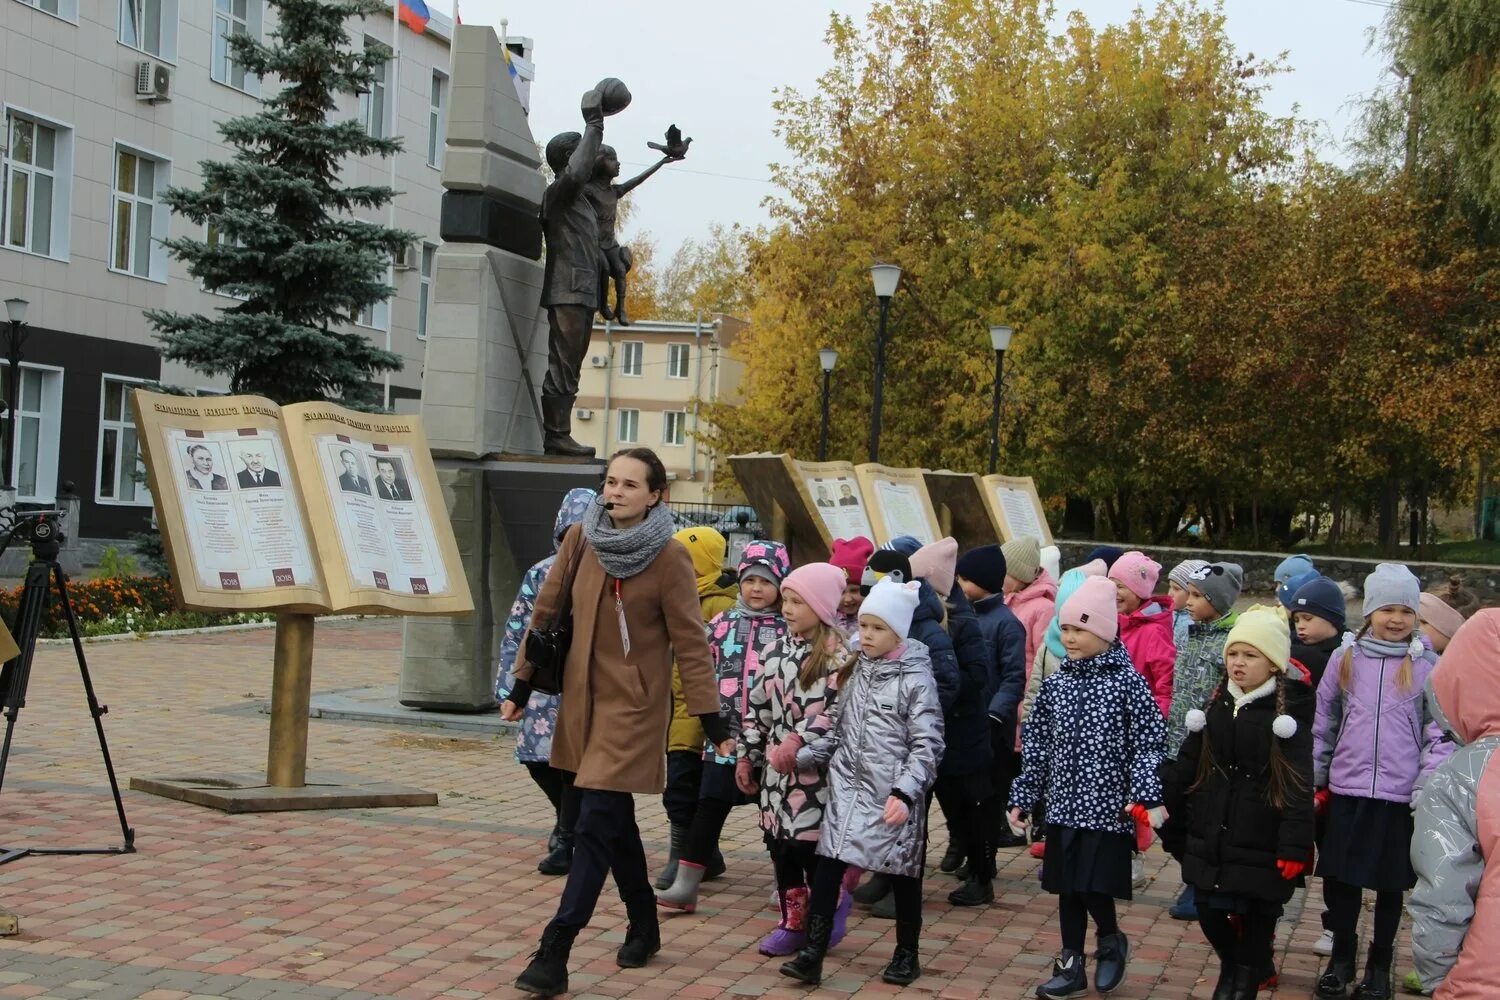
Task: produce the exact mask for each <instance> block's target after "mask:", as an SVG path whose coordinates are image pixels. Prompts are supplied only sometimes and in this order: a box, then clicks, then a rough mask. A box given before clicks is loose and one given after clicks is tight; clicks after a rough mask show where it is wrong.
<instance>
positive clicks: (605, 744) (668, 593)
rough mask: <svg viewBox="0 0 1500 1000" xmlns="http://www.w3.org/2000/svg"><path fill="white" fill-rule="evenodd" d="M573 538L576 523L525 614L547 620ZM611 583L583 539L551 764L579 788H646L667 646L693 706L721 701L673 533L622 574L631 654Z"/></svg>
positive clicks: (665, 703) (652, 787)
mask: <svg viewBox="0 0 1500 1000" xmlns="http://www.w3.org/2000/svg"><path fill="white" fill-rule="evenodd" d="M579 545H587V543H586V542H584V541H583V532H582V528H581V526H579V525H574V526H573V527H572V528H569V529H568V533H567V535H566V537H564V539H563V543H562V548H561V549H559V550H558V553H557V559H556V561H554V562H553V564H552V569H551V571H550V572H548V574H547V579H546V581H545V582H544V583H543V584H542V590H541V593H540V594H538V595H537V599H536V609H535V611H534V612H533V615H532V620H533V621H539V622H544V623H545V622H549V621H551V620H552V615H553V614H554V612H555V611H556V609H557V607H558V605H559V604H560V603H561V598H562V578H563V575H564V574H565V573H566V572H567V567H568V562H569V561H570V560H571V559H572V557H573V552H574V550H575V549H576V548H577V547H578V546H579ZM614 584H615V581H614V578H613V577H610V576H609V575H608V574H606V573H605V571H604V567H603V566H602V565H600V563H599V558H598V557H597V556H596V555H594V551H593V549H591V548H585V550H584V552H583V555H582V557H581V558H580V560H579V563H578V576H577V578H576V579H575V580H574V581H573V644H572V646H571V647H570V648H569V650H568V659H567V662H566V664H565V665H564V666H563V690H562V699H561V702H560V703H559V706H558V712H557V732H556V733H555V734H554V735H553V738H552V766H553V767H556V768H560V769H562V770H564V771H572V772H574V773H575V774H576V775H577V777H576V779H575V784H577V785H578V787H580V788H597V789H602V790H604V791H613V792H631V793H635V794H647V795H654V794H657V793H659V792H661V790H662V788H663V787H665V785H666V782H667V764H666V746H667V727H668V725H669V724H670V723H671V721H672V659H673V653H674V652H675V654H676V659H677V666H678V669H679V670H680V671H681V674H682V688H683V695H684V700H685V701H686V702H687V709H688V711H689V712H690V713H692V714H694V715H706V714H707V713H709V712H717V711H718V710H719V694H718V689H717V687H716V686H715V683H714V670H713V659H712V656H711V654H710V652H709V648H708V638H707V636H706V635H705V634H704V631H703V617H702V612H701V610H700V607H699V604H698V583H697V580H696V578H695V577H694V575H693V561H692V559H691V557H690V556H689V555H688V551H687V549H686V548H684V547H683V545H682V543H681V542H678V541H677V540H676V539H672V540H670V541H668V542H667V544H666V547H665V548H663V549H662V550H661V553H660V554H659V555H657V557H656V559H655V560H653V561H652V563H651V565H649V566H647V567H646V568H645V569H644V570H642V571H641V572H640V573H638V574H636V575H635V576H633V577H630V578H629V579H627V580H622V581H620V599H621V601H622V602H623V603H624V605H625V621H626V624H627V626H628V628H629V631H630V655H629V657H627V656H626V655H625V651H624V644H623V642H622V641H621V638H620V618H619V615H618V613H617V612H616V610H615V587H614ZM525 648H526V643H525V640H524V639H523V640H522V643H521V649H522V650H524V649H525ZM532 670H533V668H532V665H531V664H530V663H529V662H526V663H522V662H518V663H517V666H516V677H517V678H519V679H520V680H530V679H531V675H532Z"/></svg>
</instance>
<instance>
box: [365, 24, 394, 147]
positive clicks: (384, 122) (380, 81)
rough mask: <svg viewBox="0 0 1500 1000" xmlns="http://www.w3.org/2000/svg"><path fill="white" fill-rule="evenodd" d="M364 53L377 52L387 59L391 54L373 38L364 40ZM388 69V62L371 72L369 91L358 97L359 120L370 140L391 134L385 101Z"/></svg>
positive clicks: (388, 111) (388, 112) (389, 65)
mask: <svg viewBox="0 0 1500 1000" xmlns="http://www.w3.org/2000/svg"><path fill="white" fill-rule="evenodd" d="M365 51H366V52H368V53H372V54H373V53H377V52H378V53H380V54H381V55H384V56H387V57H389V56H390V54H391V50H390V49H388V48H386V47H385V45H383V44H382V43H380V42H377V41H376V40H375V39H373V38H366V39H365ZM390 68H391V64H390V63H389V62H383V63H381V64H380V65H379V66H376V67H375V68H374V69H373V70H371V72H372V73H373V74H374V75H375V79H374V80H373V81H372V82H371V83H370V89H369V90H368V91H366V92H365V93H362V94H360V95H359V120H360V122H361V123H362V124H363V125H364V127H365V132H367V133H368V134H369V135H370V137H371V138H372V139H384V138H385V137H386V136H387V135H389V134H390V132H391V127H390V118H389V114H390V110H389V108H388V107H387V104H388V102H387V101H386V80H387V79H388V77H387V75H386V74H387V73H388V72H389V71H390Z"/></svg>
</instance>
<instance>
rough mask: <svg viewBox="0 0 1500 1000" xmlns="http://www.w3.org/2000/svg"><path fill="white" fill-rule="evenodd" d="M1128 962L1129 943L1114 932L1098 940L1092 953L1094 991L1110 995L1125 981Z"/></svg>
mask: <svg viewBox="0 0 1500 1000" xmlns="http://www.w3.org/2000/svg"><path fill="white" fill-rule="evenodd" d="M1129 962H1130V942H1129V941H1127V940H1126V939H1125V935H1124V934H1121V933H1120V932H1119V931H1116V932H1115V933H1113V934H1105V935H1102V936H1101V937H1100V938H1099V949H1098V950H1097V951H1095V952H1094V989H1096V990H1098V991H1099V992H1100V993H1110V992H1113V991H1114V990H1115V989H1116V988H1118V987H1119V985H1120V984H1121V983H1123V982H1124V981H1125V966H1126V965H1127V964H1129Z"/></svg>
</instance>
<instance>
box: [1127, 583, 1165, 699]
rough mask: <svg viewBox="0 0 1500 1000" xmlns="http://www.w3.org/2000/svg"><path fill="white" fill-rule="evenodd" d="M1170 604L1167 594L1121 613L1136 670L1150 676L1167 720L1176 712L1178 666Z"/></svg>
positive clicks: (1148, 678)
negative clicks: (1174, 678)
mask: <svg viewBox="0 0 1500 1000" xmlns="http://www.w3.org/2000/svg"><path fill="white" fill-rule="evenodd" d="M1169 603H1170V602H1169V601H1168V599H1167V598H1165V597H1151V598H1148V599H1147V600H1145V601H1142V602H1141V606H1140V607H1138V608H1136V609H1135V610H1134V611H1132V612H1131V613H1130V614H1128V615H1121V616H1120V641H1121V642H1122V643H1124V644H1125V648H1126V649H1127V650H1129V652H1130V662H1131V663H1134V664H1135V669H1136V671H1137V672H1139V673H1140V675H1141V676H1142V677H1144V678H1145V679H1146V686H1147V687H1148V688H1150V689H1151V697H1153V698H1155V699H1156V704H1157V705H1158V706H1159V707H1160V708H1161V717H1162V718H1163V719H1165V718H1166V717H1167V716H1169V715H1171V714H1172V674H1173V671H1174V670H1175V669H1176V667H1177V640H1176V639H1175V638H1173V636H1172V611H1171V608H1170V607H1169Z"/></svg>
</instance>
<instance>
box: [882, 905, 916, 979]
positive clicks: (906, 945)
mask: <svg viewBox="0 0 1500 1000" xmlns="http://www.w3.org/2000/svg"><path fill="white" fill-rule="evenodd" d="M921 937H922V921H920V920H900V921H897V922H896V951H895V953H894V954H892V955H891V964H889V965H887V966H886V967H885V971H884V972H882V973H881V974H880V978H881V979H882V980H884V981H885V982H888V983H890V984H891V985H892V986H910V985H911V984H912V983H914V982H916V981H917V980H918V979H919V978H920V977H921V975H922V966H921V964H920V963H919V962H918V961H917V957H918V956H917V943H918V942H919V941H920V940H921Z"/></svg>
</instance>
